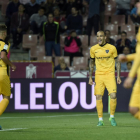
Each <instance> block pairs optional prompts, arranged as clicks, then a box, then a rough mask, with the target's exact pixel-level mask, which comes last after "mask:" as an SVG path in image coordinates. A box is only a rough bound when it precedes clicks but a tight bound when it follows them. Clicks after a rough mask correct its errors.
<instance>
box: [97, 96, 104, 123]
mask: <svg viewBox="0 0 140 140" xmlns="http://www.w3.org/2000/svg"><path fill="white" fill-rule="evenodd" d="M96 108H97V113H98V118H99V121H101V120H103V119H102V118H103V103H102V99H101V100H96Z"/></svg>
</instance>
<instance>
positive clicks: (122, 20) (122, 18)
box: [111, 15, 125, 26]
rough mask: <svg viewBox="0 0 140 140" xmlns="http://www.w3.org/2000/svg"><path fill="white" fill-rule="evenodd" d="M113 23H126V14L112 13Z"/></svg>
mask: <svg viewBox="0 0 140 140" xmlns="http://www.w3.org/2000/svg"><path fill="white" fill-rule="evenodd" d="M111 23H112V24H114V25H118V26H122V25H125V15H112V16H111Z"/></svg>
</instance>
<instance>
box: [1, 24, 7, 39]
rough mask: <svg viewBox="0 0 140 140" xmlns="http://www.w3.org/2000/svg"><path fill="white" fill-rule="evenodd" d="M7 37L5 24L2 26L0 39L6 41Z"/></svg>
mask: <svg viewBox="0 0 140 140" xmlns="http://www.w3.org/2000/svg"><path fill="white" fill-rule="evenodd" d="M6 36H7V26H6V25H4V24H1V25H0V38H1V39H3V40H5V38H6Z"/></svg>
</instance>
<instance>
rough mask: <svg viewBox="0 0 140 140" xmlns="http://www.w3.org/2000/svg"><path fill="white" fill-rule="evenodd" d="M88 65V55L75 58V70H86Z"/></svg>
mask: <svg viewBox="0 0 140 140" xmlns="http://www.w3.org/2000/svg"><path fill="white" fill-rule="evenodd" d="M87 66H88V58H87V57H74V58H73V68H74V70H86V69H87Z"/></svg>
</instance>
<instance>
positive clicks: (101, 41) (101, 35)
mask: <svg viewBox="0 0 140 140" xmlns="http://www.w3.org/2000/svg"><path fill="white" fill-rule="evenodd" d="M97 41H98V44H99V45H104V44H105V43H106V36H105V33H104V31H98V32H97Z"/></svg>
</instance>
